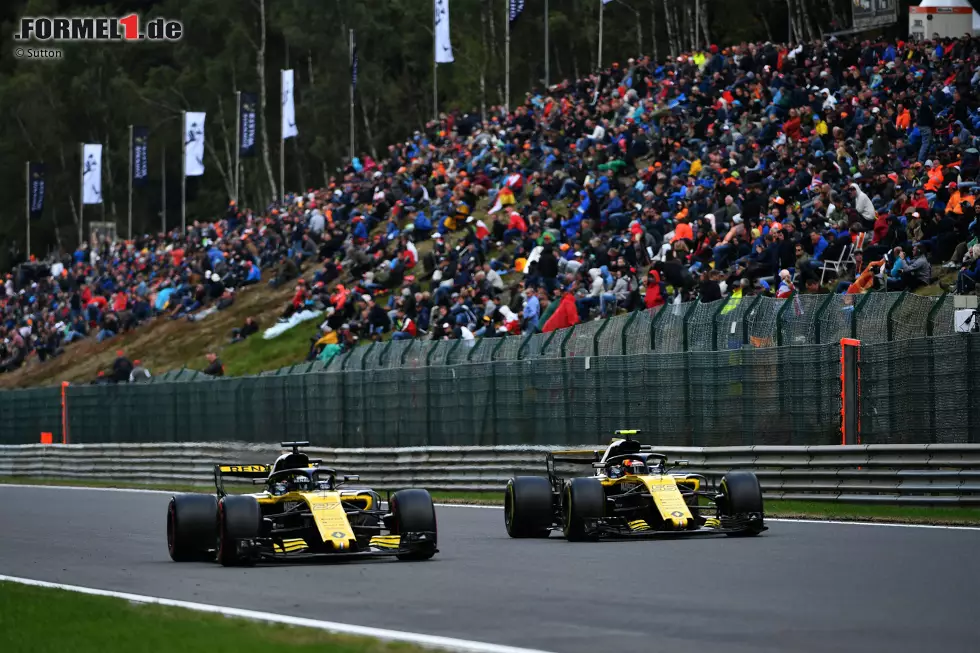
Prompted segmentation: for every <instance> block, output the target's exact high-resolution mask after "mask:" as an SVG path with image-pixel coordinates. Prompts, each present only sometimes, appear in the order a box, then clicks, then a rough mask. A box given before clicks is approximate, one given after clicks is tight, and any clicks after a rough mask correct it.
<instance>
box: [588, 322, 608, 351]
mask: <svg viewBox="0 0 980 653" xmlns="http://www.w3.org/2000/svg"><path fill="white" fill-rule="evenodd" d="M609 322H610V320H608V319H607V320H603V321H602V322H600V323H599V328H598V329H596V331H595V335H594V336H592V355H593V356H598V355H599V336H601V335H602V332H603V331H605V330H606V327H607V326H609Z"/></svg>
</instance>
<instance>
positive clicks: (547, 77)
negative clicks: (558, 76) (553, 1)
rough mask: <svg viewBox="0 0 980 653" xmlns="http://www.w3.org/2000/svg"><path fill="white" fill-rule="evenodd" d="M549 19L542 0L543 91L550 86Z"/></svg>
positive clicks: (546, 1) (546, 7) (546, 0)
mask: <svg viewBox="0 0 980 653" xmlns="http://www.w3.org/2000/svg"><path fill="white" fill-rule="evenodd" d="M550 19H551V17H550V16H549V15H548V0H544V86H545V90H547V88H548V87H549V86H551V76H550V73H551V48H550V47H549V45H548V40H549V36H550V35H549V34H548V22H549V21H550Z"/></svg>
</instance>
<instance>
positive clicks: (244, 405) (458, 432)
mask: <svg viewBox="0 0 980 653" xmlns="http://www.w3.org/2000/svg"><path fill="white" fill-rule="evenodd" d="M747 314H749V315H750V313H748V311H747ZM654 319H656V317H654ZM763 319H768V318H763ZM740 322H742V324H738V323H737V322H732V323H733V324H736V325H737V326H741V327H742V328H743V329H744V328H747V327H745V326H744V322H745V320H744V319H740ZM635 323H637V321H636V320H635V321H634V324H635ZM599 324H600V326H599V327H595V329H596V330H595V331H594V332H593V334H592V339H593V342H597V343H599V344H598V347H599V349H598V351H600V355H598V356H596V355H588V354H586V355H575V356H569V355H566V356H565V357H548V356H534V357H528V358H521V359H517V360H511V359H506V360H495V359H493V358H491V359H490V360H483V361H481V362H464V363H455V364H453V363H451V362H450V363H449V364H439V365H437V364H434V363H433V361H432V360H429V361H428V363H429V364H426V362H425V361H424V360H423V359H422V358H419V357H414V358H406V360H412V361H414V364H413V365H409V366H404V367H391V368H385V367H378V368H374V367H372V368H368V369H353V370H347V371H343V372H340V371H338V372H329V371H319V372H305V373H293V374H275V375H263V376H257V377H236V378H222V379H211V378H208V379H207V380H204V381H188V382H158V383H152V384H120V385H85V386H74V385H72V386H66V387H64V388H62V389H60V390H59V389H38V390H22V391H15V392H10V393H0V443H2V444H16V443H32V442H37V441H38V435H39V433H40V432H44V431H47V432H51V433H53V434H55V435H54V440H55V441H56V442H57V441H66V442H70V443H77V444H82V443H99V442H116V443H118V442H222V441H227V440H234V441H245V442H269V441H272V440H279V439H286V438H288V439H299V440H310V441H311V442H313V443H315V444H317V445H321V446H334V447H405V446H468V445H483V446H497V445H520V444H541V445H544V444H548V443H552V442H555V441H569V442H576V441H578V442H581V441H603V440H604V439H606V438H607V437H608V436H609V434H610V433H612V432H613V431H614V430H615V429H618V428H640V429H643V430H644V432H645V433H646V434H647V435H646V437H647V439H649V441H651V442H653V443H656V444H658V445H660V446H738V445H744V446H748V445H787V446H789V445H794V446H801V445H829V444H835V443H839V442H841V435H840V425H841V381H840V373H841V369H840V345H839V344H836V343H835V344H815V345H800V346H795V347H790V346H784V347H758V348H757V347H742V348H741V349H730V350H725V351H686V352H674V353H659V352H656V351H653V352H648V353H639V354H629V355H622V354H607V355H602V354H601V352H603V351H609V350H610V348H612V345H611V344H610V342H611V341H609V340H603V334H604V333H605V332H604V331H600V330H601V324H602V323H599ZM535 337H539V336H535ZM545 337H546V338H548V337H551V336H547V335H546V336H545ZM587 340H588V338H584V339H583V340H580V341H577V342H574V343H572V345H571V346H572V347H573V351H576V352H578V351H579V350H580V348H581V347H584V345H582V342H583V341H586V342H587ZM507 342H508V341H507V339H499V340H497V341H496V343H495V344H494V346H495V347H498V346H502V345H500V344H499V343H505V344H506V343H507ZM716 342H717V339H716ZM439 345H440V348H439V349H435V348H433V350H432V351H433V352H435V353H439V352H440V351H443V352H445V353H446V355H445V356H444V357H443V356H442V355H441V354H440V359H439V360H440V363H442V362H445V361H446V359H448V360H449V361H452V360H453V359H452V357H451V356H450V355H449V354H450V353H451V352H452V351H456V350H457V349H455V348H458V346H459V343H458V341H457V342H453V341H443V342H441V343H439ZM551 346H552V345H550V344H549V345H542V346H541V349H542V350H543V351H547V350H548V348H549V347H551ZM563 346H564V347H566V348H567V346H568V344H567V343H566V344H565V345H563ZM604 347H605V349H603V348H604ZM359 349H361V350H364V351H365V352H366V354H365V355H370V356H378V357H379V358H381V359H382V360H385V359H384V358H383V357H381V356H380V352H383V351H386V350H385V349H384V348H377V347H375V348H369V347H363V348H359ZM369 350H373V352H374V353H371V351H369ZM592 351H596V349H593V350H592ZM352 355H354V354H352ZM429 358H432V356H430V357H429ZM858 374H859V382H858V403H857V408H858V414H859V416H860V420H859V422H860V423H859V425H858V428H859V431H858V438H859V441H860V442H862V443H864V444H877V443H894V444H931V443H959V444H966V443H980V419H978V418H977V414H978V413H977V409H978V408H980V405H978V399H977V390H978V388H977V379H978V378H980V338H978V337H977V336H975V335H972V334H968V333H960V334H955V335H951V336H944V337H935V338H915V339H908V340H897V341H892V342H883V343H879V344H870V345H862V346H861V347H860V352H859V362H858Z"/></svg>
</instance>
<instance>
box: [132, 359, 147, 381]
mask: <svg viewBox="0 0 980 653" xmlns="http://www.w3.org/2000/svg"><path fill="white" fill-rule="evenodd" d="M149 380H150V370H148V369H146V368H145V367H143V363H142V362H141V361H140V360H139V359H137V360H134V361H133V370H132V371H131V372H130V373H129V382H130V383H146V382H147V381H149Z"/></svg>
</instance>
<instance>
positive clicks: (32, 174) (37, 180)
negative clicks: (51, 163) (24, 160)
mask: <svg viewBox="0 0 980 653" xmlns="http://www.w3.org/2000/svg"><path fill="white" fill-rule="evenodd" d="M27 183H28V184H29V186H28V192H29V193H30V199H29V201H30V205H31V220H37V219H38V218H40V217H41V213H42V212H43V211H44V164H43V163H32V164H30V170H29V172H28V180H27Z"/></svg>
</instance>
